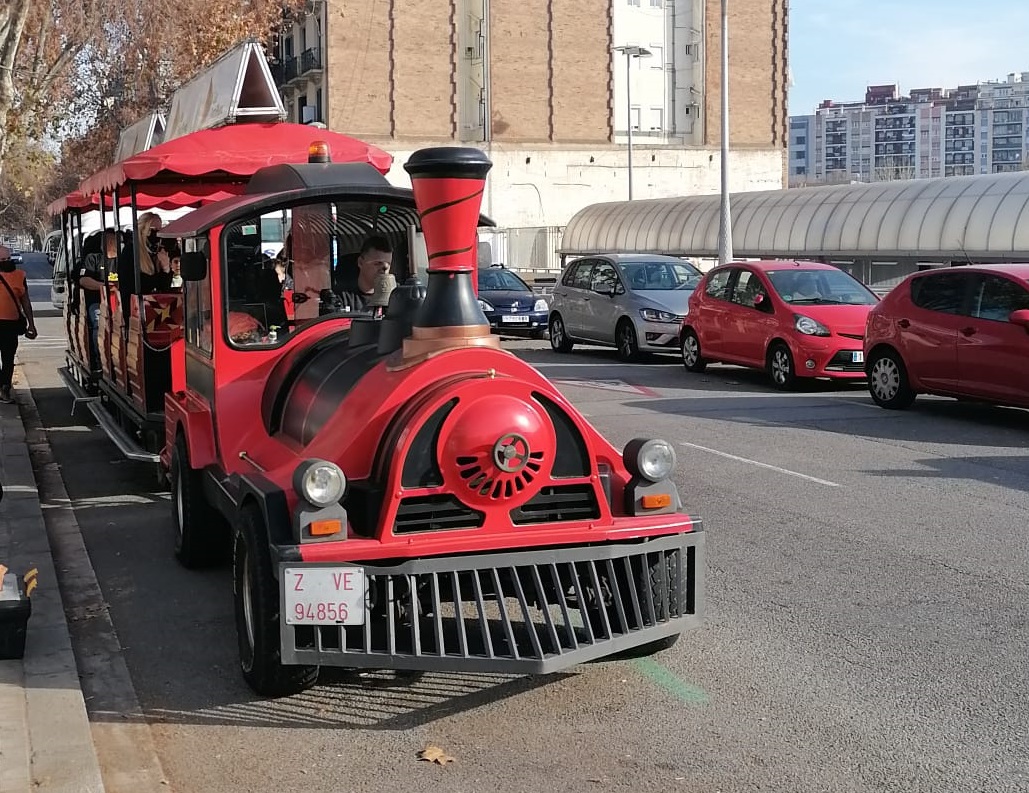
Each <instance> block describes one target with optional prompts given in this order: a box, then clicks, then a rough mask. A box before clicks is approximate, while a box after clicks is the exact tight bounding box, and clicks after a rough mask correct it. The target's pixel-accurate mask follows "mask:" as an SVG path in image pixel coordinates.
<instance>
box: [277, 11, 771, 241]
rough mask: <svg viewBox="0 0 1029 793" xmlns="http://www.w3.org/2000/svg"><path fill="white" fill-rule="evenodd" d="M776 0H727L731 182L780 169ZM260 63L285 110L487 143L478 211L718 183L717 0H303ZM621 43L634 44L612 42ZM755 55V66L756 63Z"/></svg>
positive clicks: (540, 208)
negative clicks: (269, 59)
mask: <svg viewBox="0 0 1029 793" xmlns="http://www.w3.org/2000/svg"><path fill="white" fill-rule="evenodd" d="M786 10H787V2H786V0H734V2H733V3H732V17H731V19H730V35H731V39H730V44H731V50H730V97H731V99H732V108H733V117H732V119H731V122H732V124H731V144H732V147H733V153H732V155H731V157H732V160H731V166H732V178H731V187H732V189H734V190H748V189H769V188H779V187H782V186H783V184H784V181H785V159H786V147H787V136H788V116H787V113H786V91H787V86H786V80H787V77H786ZM305 12H306V13H303V14H301V15H298V16H297V17H295V18H292V19H290V20H288V24H286V25H285V26H284V28H283V30H282V33H281V37H280V39H279V44H278V52H277V60H276V61H273V66H272V68H273V73H274V74H275V78H276V81H277V83H278V84H279V86H280V91H281V93H282V96H283V100H284V104H285V106H286V108H287V111H288V113H289V115H290V118H291V119H293V120H296V121H299V122H301V123H304V122H321V123H324V124H325V125H326V126H328V127H329V128H330V129H332V130H335V131H337V132H343V133H346V134H351V135H354V136H356V137H359V138H362V139H365V140H369V141H372V142H375V143H377V144H378V145H381V146H383V147H384V148H386V149H388V150H389V151H391V152H392V153H393V154H394V156H395V157H396V160H397V164H396V166H395V168H394V171H393V172H392V173H391V174H390V179H391V180H393V181H394V182H396V183H398V184H406V183H407V176H406V173H405V172H404V171H403V168H402V165H403V162H404V161H405V160H406V157H407V156H408V155H409V154H410V152H412V151H414V150H415V149H417V148H419V147H421V146H425V145H434V144H464V145H473V146H479V147H482V148H484V149H486V150H487V151H488V153H489V155H490V157H491V159H492V160H493V162H494V167H493V170H492V172H491V176H490V181H489V185H488V187H487V193H486V196H485V199H484V211H486V212H487V213H488V214H491V216H493V217H494V218H495V219H497V221H498V222H499V223H500V224H501V225H503V226H505V227H508V228H513V227H558V226H561V225H563V224H564V223H565V222H567V220H568V218H570V217H571V215H572V214H574V213H575V212H576V211H577V210H578V209H580V208H581V207H583V206H586V205H587V204H591V203H595V202H597V201H605V200H611V201H614V200H624V199H625V198H627V185H628V159H627V154H628V152H627V146H626V144H627V143H628V137H629V132H630V129H631V132H632V136H633V140H632V143H633V149H634V152H633V197H634V198H647V197H664V196H671V195H689V194H695V193H713V192H717V191H718V186H719V169H720V159H719V151H718V146H719V144H720V141H719V129H720V119H719V116H718V110H719V106H720V97H719V83H720V54H719V49H718V48H719V43H720V32H719V30H720V29H719V24H720V16H719V14H720V0H577V1H575V2H573V0H449V1H448V2H439V1H438V0H404V2H403V3H400V2H398V0H386V1H385V2H383V1H381V0H380V1H379V2H374V1H373V0H311V2H309V3H308V5H307V7H306V9H305ZM619 47H636V48H639V49H637V50H633V52H634V53H636V54H635V55H630V54H626V53H625V52H624V51H621V50H617V49H616V48H619ZM770 64H771V65H772V68H771V69H770V68H769V65H770Z"/></svg>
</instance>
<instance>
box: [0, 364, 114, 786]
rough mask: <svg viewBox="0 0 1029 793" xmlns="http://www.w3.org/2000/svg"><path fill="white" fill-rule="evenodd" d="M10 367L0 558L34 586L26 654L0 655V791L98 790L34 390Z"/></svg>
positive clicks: (2, 436) (3, 427) (0, 442)
mask: <svg viewBox="0 0 1029 793" xmlns="http://www.w3.org/2000/svg"><path fill="white" fill-rule="evenodd" d="M15 371H16V375H15V378H16V380H17V379H20V380H21V385H16V386H15V388H14V394H15V398H16V400H17V404H14V405H4V404H0V482H2V483H3V488H4V495H3V501H2V502H0V562H3V563H4V564H6V565H7V566H8V567H9V568H10V570H11V572H13V573H16V574H18V575H19V576H20V575H22V574H24V573H25V572H26V571H27V570H29V569H31V568H33V567H35V568H37V569H38V570H39V579H38V580H39V585H38V586H37V588H36V590H35V591H34V592H33V593H32V616H31V618H30V619H29V624H28V636H27V640H26V645H25V657H24V659H23V660H20V661H0V793H30V791H31V792H32V793H36V792H37V791H46V792H47V793H102V792H103V790H104V786H103V782H102V780H101V775H100V764H99V762H98V761H97V756H96V751H95V749H94V747H93V738H92V735H91V731H90V724H89V719H88V717H87V714H86V706H85V701H84V698H83V694H82V688H81V685H80V682H79V675H78V670H77V668H76V664H75V656H74V654H73V652H72V646H71V638H70V636H69V632H68V623H67V621H66V619H65V613H64V606H63V604H62V601H61V594H60V591H59V590H58V585H57V573H56V570H55V569H54V562H53V557H52V555H51V551H50V544H49V541H48V539H47V532H46V527H45V525H44V523H43V513H42V510H41V507H40V502H39V494H38V488H37V484H36V480H35V477H34V474H33V471H32V464H31V460H30V457H29V448H28V444H27V442H26V434H25V428H24V425H23V422H22V418H21V412H20V410H21V409H22V408H24V407H25V406H26V405H27V404H29V403H30V400H31V396H30V394H29V393H28V391H27V386H26V385H25V375H24V372H23V371H22V370H21V367H18V368H17V369H16V370H15Z"/></svg>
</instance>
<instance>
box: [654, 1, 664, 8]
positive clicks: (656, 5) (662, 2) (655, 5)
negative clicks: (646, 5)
mask: <svg viewBox="0 0 1029 793" xmlns="http://www.w3.org/2000/svg"><path fill="white" fill-rule="evenodd" d="M664 4H665V3H664V0H650V7H651V8H661V6H663V5H664Z"/></svg>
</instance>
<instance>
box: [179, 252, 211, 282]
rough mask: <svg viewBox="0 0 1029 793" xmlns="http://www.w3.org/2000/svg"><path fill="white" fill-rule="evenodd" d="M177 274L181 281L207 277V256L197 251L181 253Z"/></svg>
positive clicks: (198, 279) (199, 279)
mask: <svg viewBox="0 0 1029 793" xmlns="http://www.w3.org/2000/svg"><path fill="white" fill-rule="evenodd" d="M179 274H180V275H181V276H182V280H183V281H203V280H204V279H205V278H206V277H207V257H206V256H205V255H204V254H202V253H199V252H197V251H194V252H191V253H183V254H182V259H181V260H180V261H179Z"/></svg>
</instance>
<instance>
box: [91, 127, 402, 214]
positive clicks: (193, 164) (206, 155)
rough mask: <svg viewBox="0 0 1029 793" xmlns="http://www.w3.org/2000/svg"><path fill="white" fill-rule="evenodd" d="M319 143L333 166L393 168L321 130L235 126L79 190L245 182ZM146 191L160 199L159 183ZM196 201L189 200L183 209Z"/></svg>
mask: <svg viewBox="0 0 1029 793" xmlns="http://www.w3.org/2000/svg"><path fill="white" fill-rule="evenodd" d="M316 140H320V141H325V142H326V143H328V144H329V151H330V155H331V157H332V161H333V162H366V163H370V164H371V165H373V166H374V167H375V168H376V169H377V170H378V171H380V172H381V173H386V172H387V171H389V169H390V166H391V165H392V164H393V156H392V155H391V154H389V153H388V152H386V151H383V150H382V149H379V148H377V147H375V146H372V145H370V144H367V143H364V142H363V141H360V140H357V139H356V138H351V137H349V136H347V135H340V134H339V133H337V132H330V131H329V130H327V129H321V128H320V127H312V126H308V125H305V124H289V123H277V124H231V125H228V126H224V127H217V128H215V129H205V130H201V131H200V132H194V133H192V134H190V135H183V136H182V137H180V138H174V139H172V140H169V141H166V142H165V143H162V144H160V145H158V146H154V147H153V148H152V149H147V150H146V151H143V152H140V153H139V154H135V155H133V156H132V157H129V158H127V159H125V160H122V161H121V162H119V163H115V164H114V165H111V166H109V167H108V168H105V169H104V170H102V171H99V172H97V173H95V174H93V175H92V176H90V177H89V178H87V179H85V180H83V182H82V183H81V184H80V185H79V190H80V191H81V192H82V193H85V194H87V195H92V194H94V193H98V192H100V191H101V190H105V191H108V190H112V189H113V188H115V187H117V186H118V185H122V184H125V182H128V181H137V182H138V181H146V180H158V181H159V180H181V179H183V178H186V177H198V176H207V175H210V181H212V182H216V181H239V180H238V179H237V180H233V179H232V177H250V176H252V175H253V174H254V172H255V171H257V170H258V169H260V168H264V167H266V166H268V165H279V164H282V163H301V162H307V150H308V147H309V146H310V145H311V143H313V142H314V141H316ZM141 187H142V192H145V193H146V194H147V195H151V196H154V195H155V186H154V185H149V184H148V185H145V186H141ZM195 189H196V188H195V187H193V186H191V187H189V188H186V187H185V186H184V185H179V186H178V188H177V192H179V193H180V194H181V193H182V192H183V191H188V193H189V194H193V193H194V190H195ZM210 192H211V191H210V188H208V189H207V191H205V194H204V195H203V199H204V200H208V201H209V200H212V199H211V198H210V196H209V193H210ZM239 192H241V189H236V190H231V189H230V190H229V192H228V193H226V194H227V195H234V194H237V193H239ZM177 197H182V196H181V195H180V196H177ZM163 200H165V201H166V200H167V197H163ZM197 200H199V198H198V199H197ZM190 203H194V202H193V201H186V203H185V204H179V206H188V205H189V204H190ZM155 205H156V204H155Z"/></svg>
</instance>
